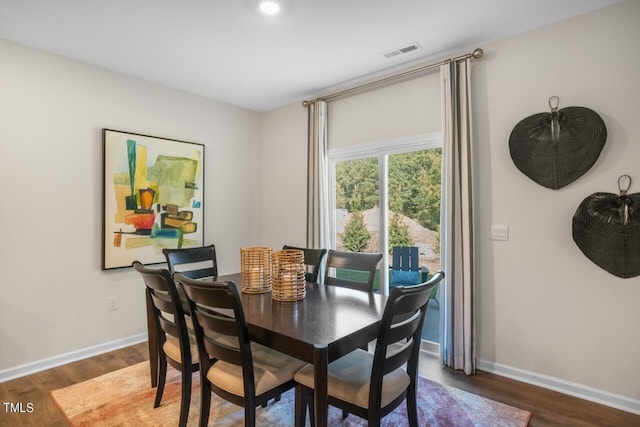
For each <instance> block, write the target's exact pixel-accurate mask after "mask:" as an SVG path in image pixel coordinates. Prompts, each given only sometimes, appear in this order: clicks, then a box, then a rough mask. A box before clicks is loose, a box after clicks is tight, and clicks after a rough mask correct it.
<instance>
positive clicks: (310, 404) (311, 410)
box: [306, 388, 316, 427]
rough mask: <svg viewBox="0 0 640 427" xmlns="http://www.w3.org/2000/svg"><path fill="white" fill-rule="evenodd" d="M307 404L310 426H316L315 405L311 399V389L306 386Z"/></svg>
mask: <svg viewBox="0 0 640 427" xmlns="http://www.w3.org/2000/svg"><path fill="white" fill-rule="evenodd" d="M306 393H307V397H306V400H307V406H308V407H309V420H310V421H311V427H316V407H315V403H314V401H313V389H310V388H307V389H306Z"/></svg>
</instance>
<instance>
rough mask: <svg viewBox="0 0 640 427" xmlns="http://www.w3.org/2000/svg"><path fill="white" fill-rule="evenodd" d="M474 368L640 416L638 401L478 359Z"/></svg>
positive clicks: (639, 402) (639, 401)
mask: <svg viewBox="0 0 640 427" xmlns="http://www.w3.org/2000/svg"><path fill="white" fill-rule="evenodd" d="M476 367H477V369H479V370H481V371H485V372H489V373H492V374H496V375H500V376H503V377H507V378H511V379H514V380H517V381H522V382H524V383H527V384H532V385H536V386H539V387H543V388H547V389H550V390H554V391H558V392H560V393H564V394H568V395H570V396H574V397H579V398H580V399H584V400H589V401H591V402H595V403H600V404H602V405H606V406H611V407H613V408H616V409H621V410H623V411H627V412H631V413H633V414H638V415H640V400H635V399H631V398H628V397H625V396H621V395H618V394H614V393H609V392H608V391H604V390H599V389H596V388H593V387H589V386H586V385H582V384H578V383H574V382H571V381H566V380H563V379H560V378H555V377H551V376H548V375H543V374H538V373H535V372H530V371H525V370H523V369H518V368H514V367H511V366H506V365H501V364H499V363H494V362H491V361H487V360H482V359H478V360H477V361H476Z"/></svg>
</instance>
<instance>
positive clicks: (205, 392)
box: [200, 372, 211, 427]
mask: <svg viewBox="0 0 640 427" xmlns="http://www.w3.org/2000/svg"><path fill="white" fill-rule="evenodd" d="M210 409H211V385H210V384H209V381H208V380H207V378H206V376H205V374H203V373H202V372H201V373H200V427H207V425H208V424H209V411H210Z"/></svg>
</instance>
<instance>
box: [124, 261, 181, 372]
mask: <svg viewBox="0 0 640 427" xmlns="http://www.w3.org/2000/svg"><path fill="white" fill-rule="evenodd" d="M132 266H133V268H134V269H135V270H136V271H137V272H138V273H140V275H141V276H142V280H144V283H145V285H146V287H147V294H148V295H149V297H150V300H151V302H152V305H153V319H154V322H155V325H156V330H157V331H163V332H164V333H159V334H158V337H157V339H158V343H159V347H160V348H162V345H163V344H164V343H165V341H166V339H167V338H166V335H171V336H173V337H175V338H177V339H178V342H179V343H180V355H181V360H182V364H183V365H191V363H192V355H191V350H190V344H189V334H188V330H187V325H186V322H185V317H184V315H185V313H184V309H183V306H182V304H181V301H180V297H179V295H178V290H177V288H176V284H175V282H174V281H173V279H172V278H171V273H170V272H169V270H166V269H150V268H146V267H145V266H143V265H142V263H140V262H139V261H134V262H133V264H132Z"/></svg>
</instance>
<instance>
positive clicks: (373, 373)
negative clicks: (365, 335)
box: [294, 271, 444, 427]
mask: <svg viewBox="0 0 640 427" xmlns="http://www.w3.org/2000/svg"><path fill="white" fill-rule="evenodd" d="M443 278H444V273H443V272H442V271H438V272H436V273H435V274H434V275H433V277H432V278H431V279H430V280H429V281H428V282H425V283H423V284H420V285H415V286H400V287H397V288H394V289H393V291H392V292H391V295H390V296H389V299H388V300H387V303H386V306H385V309H384V314H383V316H382V321H381V324H380V328H379V330H378V338H377V342H376V349H375V352H374V353H373V354H372V353H368V352H366V351H364V350H360V349H358V350H356V351H354V352H352V353H349V354H347V355H346V356H344V357H342V358H340V359H337V360H336V361H334V362H332V363H330V364H329V368H328V395H329V404H330V405H332V406H336V407H338V408H341V409H342V410H343V411H347V412H349V413H352V414H355V415H357V416H359V417H361V418H364V419H366V420H368V425H369V426H370V427H373V426H380V421H381V419H382V418H383V417H384V416H386V415H387V414H389V413H390V412H392V411H393V410H394V409H395V408H396V407H398V406H399V405H400V404H401V403H402V402H403V401H405V400H406V402H407V415H408V418H409V426H411V427H418V411H417V395H418V390H417V379H418V362H419V352H420V340H421V335H422V327H423V323H424V318H425V315H426V313H427V306H428V303H429V298H430V297H431V291H432V290H433V288H434V287H435V286H437V285H438V284H439V283H440V282H441V281H442V279H443ZM405 364H406V365H405ZM294 378H295V381H296V382H297V383H298V386H296V410H295V411H296V414H295V425H296V426H299V427H302V426H304V422H305V418H306V408H307V407H309V408H310V409H311V414H312V416H311V419H313V386H314V379H313V366H311V365H306V366H305V367H304V368H302V369H301V370H300V371H298V373H297V374H296V375H295V377H294Z"/></svg>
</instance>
